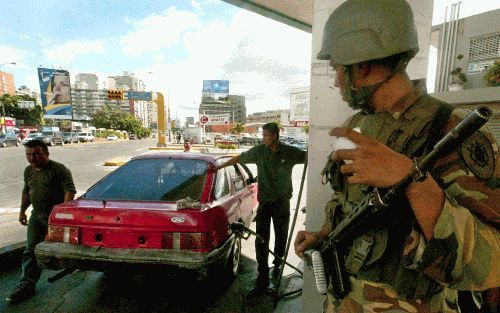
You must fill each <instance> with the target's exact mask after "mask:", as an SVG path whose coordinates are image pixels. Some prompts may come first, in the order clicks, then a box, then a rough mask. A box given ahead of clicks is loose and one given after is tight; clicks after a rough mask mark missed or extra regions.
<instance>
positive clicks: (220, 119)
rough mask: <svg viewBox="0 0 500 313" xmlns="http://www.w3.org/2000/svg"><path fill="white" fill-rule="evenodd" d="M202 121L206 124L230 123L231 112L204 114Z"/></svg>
mask: <svg viewBox="0 0 500 313" xmlns="http://www.w3.org/2000/svg"><path fill="white" fill-rule="evenodd" d="M200 122H201V123H202V124H205V125H226V124H229V113H226V114H213V115H202V116H201V117H200Z"/></svg>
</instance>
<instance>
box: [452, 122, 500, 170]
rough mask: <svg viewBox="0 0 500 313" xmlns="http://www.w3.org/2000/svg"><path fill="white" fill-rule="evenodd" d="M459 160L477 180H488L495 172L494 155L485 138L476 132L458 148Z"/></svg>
mask: <svg viewBox="0 0 500 313" xmlns="http://www.w3.org/2000/svg"><path fill="white" fill-rule="evenodd" d="M460 158H461V159H462V160H463V161H464V163H465V165H467V167H468V168H469V170H470V171H471V172H472V173H474V175H476V176H477V177H478V178H480V179H483V180H487V179H490V178H491V177H492V176H493V174H494V172H495V153H494V152H493V147H492V146H491V143H490V141H489V140H488V138H486V136H485V135H484V134H483V133H482V132H480V131H477V132H475V133H474V134H472V135H471V136H470V137H469V138H467V139H466V140H465V141H464V142H463V143H462V145H461V146H460Z"/></svg>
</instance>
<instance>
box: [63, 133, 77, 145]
mask: <svg viewBox="0 0 500 313" xmlns="http://www.w3.org/2000/svg"><path fill="white" fill-rule="evenodd" d="M63 136H64V143H69V144H72V143H78V142H79V138H78V133H77V132H63Z"/></svg>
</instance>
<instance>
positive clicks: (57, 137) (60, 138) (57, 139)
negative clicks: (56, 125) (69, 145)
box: [51, 132, 65, 146]
mask: <svg viewBox="0 0 500 313" xmlns="http://www.w3.org/2000/svg"><path fill="white" fill-rule="evenodd" d="M64 141H65V138H64V134H63V133H62V132H54V136H52V142H51V146H52V145H60V146H64Z"/></svg>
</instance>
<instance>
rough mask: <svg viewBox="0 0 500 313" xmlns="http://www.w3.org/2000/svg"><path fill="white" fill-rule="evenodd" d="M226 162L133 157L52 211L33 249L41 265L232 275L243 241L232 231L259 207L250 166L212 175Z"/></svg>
mask: <svg viewBox="0 0 500 313" xmlns="http://www.w3.org/2000/svg"><path fill="white" fill-rule="evenodd" d="M229 159H230V156H217V155H213V154H212V155H207V154H198V153H158V154H149V155H142V156H138V157H135V158H133V159H132V160H131V161H129V162H128V163H126V164H124V165H122V166H121V167H119V168H118V169H117V170H115V171H114V172H112V173H110V174H108V175H107V176H106V177H105V178H103V179H102V180H100V181H98V182H97V183H96V184H95V185H94V186H92V187H90V189H89V190H87V192H86V193H85V194H83V195H82V196H81V197H80V198H78V199H76V200H73V201H70V202H67V203H64V204H60V205H56V206H54V209H53V210H52V213H51V215H50V217H49V227H48V234H47V236H46V238H45V241H44V242H43V243H41V244H39V245H37V247H36V256H37V260H38V262H39V264H40V265H41V266H42V267H44V268H50V269H62V268H66V269H70V270H71V269H80V270H91V271H108V270H111V271H116V270H117V269H120V270H126V271H127V273H129V272H134V271H139V273H144V272H145V271H146V269H151V268H155V269H156V270H166V271H168V272H173V273H179V272H190V273H193V272H194V273H196V274H198V275H199V276H200V277H202V278H206V277H207V275H208V276H210V275H216V277H220V276H219V274H223V276H224V277H227V278H228V279H231V278H234V276H235V275H236V274H237V273H238V266H239V262H240V255H241V239H240V237H238V236H236V234H235V233H233V232H232V231H231V229H230V227H229V226H230V225H231V224H232V223H233V222H241V223H243V224H244V225H246V226H247V227H248V226H249V225H250V223H251V222H252V220H253V218H254V216H255V214H256V210H257V206H258V202H257V183H256V182H255V179H254V177H253V176H252V173H251V172H250V171H249V170H248V168H247V167H246V166H244V165H241V164H236V165H234V166H230V167H226V168H224V169H221V170H218V171H217V172H215V171H214V170H213V169H214V167H215V165H219V164H222V163H223V162H226V161H228V160H229ZM155 273H156V271H155ZM218 279H221V278H218Z"/></svg>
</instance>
